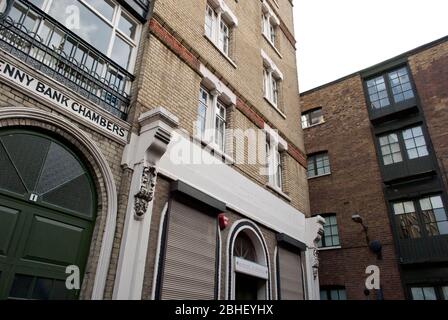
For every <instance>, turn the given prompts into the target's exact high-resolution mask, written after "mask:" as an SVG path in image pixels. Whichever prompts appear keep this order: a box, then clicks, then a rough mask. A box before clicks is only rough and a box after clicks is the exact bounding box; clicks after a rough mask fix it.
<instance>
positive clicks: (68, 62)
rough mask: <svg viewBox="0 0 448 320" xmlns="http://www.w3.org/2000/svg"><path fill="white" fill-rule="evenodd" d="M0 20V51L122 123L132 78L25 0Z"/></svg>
mask: <svg viewBox="0 0 448 320" xmlns="http://www.w3.org/2000/svg"><path fill="white" fill-rule="evenodd" d="M15 3H16V4H15V6H20V15H19V16H18V17H17V15H16V16H15V17H14V18H13V17H12V16H11V14H10V15H9V16H8V17H6V18H5V19H3V20H1V21H0V48H2V49H3V50H5V51H7V52H9V53H10V54H11V55H13V56H15V57H16V58H18V59H20V60H21V61H23V62H25V63H26V64H28V65H30V66H32V67H33V68H35V69H37V70H39V71H41V72H43V73H45V74H46V75H48V76H50V77H52V78H53V79H55V80H56V81H58V82H59V83H61V84H64V85H65V86H67V87H69V88H70V89H72V90H73V91H75V92H77V93H78V94H80V95H81V96H83V97H85V98H86V99H88V100H90V101H92V102H93V103H95V104H97V105H99V106H100V107H102V108H103V109H105V110H107V111H108V112H110V113H112V114H114V115H115V116H117V117H120V118H121V119H123V120H126V117H127V114H128V112H129V105H130V99H129V95H128V93H127V92H129V90H130V86H131V83H132V82H133V81H134V76H133V75H132V74H131V73H130V72H128V71H127V70H126V69H125V68H123V67H121V66H120V65H118V64H117V63H115V62H114V61H112V60H111V59H110V58H108V57H107V56H106V55H104V54H103V53H101V52H100V51H98V50H97V49H95V48H94V47H93V46H92V45H90V44H89V43H87V42H86V41H84V40H83V39H82V38H80V37H79V36H78V35H76V34H75V33H73V32H72V31H70V30H69V29H67V28H66V27H64V26H63V25H62V24H61V23H59V22H58V21H56V20H55V19H54V18H52V17H51V16H49V15H48V14H46V13H45V12H43V11H42V10H40V9H39V8H37V7H36V6H34V5H33V4H32V3H30V2H28V1H26V0H16V1H15Z"/></svg>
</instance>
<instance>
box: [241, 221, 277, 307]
mask: <svg viewBox="0 0 448 320" xmlns="http://www.w3.org/2000/svg"><path fill="white" fill-rule="evenodd" d="M255 243H256V244H257V245H258V248H257V247H256V246H255ZM233 264H234V273H235V275H234V279H235V284H234V286H235V287H234V298H235V300H266V299H267V289H268V279H269V271H268V267H267V262H266V256H265V254H264V249H263V244H262V243H260V241H259V239H258V238H257V236H256V235H255V233H253V232H252V231H251V230H250V229H245V230H243V231H241V232H239V233H238V235H237V237H236V239H235V242H234V245H233Z"/></svg>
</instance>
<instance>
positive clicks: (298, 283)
mask: <svg viewBox="0 0 448 320" xmlns="http://www.w3.org/2000/svg"><path fill="white" fill-rule="evenodd" d="M278 255H279V270H278V272H279V275H280V276H279V279H280V294H281V299H282V300H304V294H303V278H302V261H301V257H300V255H299V254H298V253H294V252H291V251H289V250H286V249H284V248H279V251H278Z"/></svg>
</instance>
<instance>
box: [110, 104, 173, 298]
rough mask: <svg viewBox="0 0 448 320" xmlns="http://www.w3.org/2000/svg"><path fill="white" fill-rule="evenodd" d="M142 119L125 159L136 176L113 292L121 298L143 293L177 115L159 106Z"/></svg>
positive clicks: (133, 296)
mask: <svg viewBox="0 0 448 320" xmlns="http://www.w3.org/2000/svg"><path fill="white" fill-rule="evenodd" d="M139 123H140V126H141V130H140V132H139V135H136V134H133V135H132V137H131V141H130V143H129V144H128V145H127V146H126V149H125V152H124V155H123V160H122V164H123V165H126V166H128V168H132V169H133V176H132V181H131V186H130V192H129V199H128V204H127V210H126V218H125V225H124V230H123V237H122V241H121V246H120V257H119V261H118V268H117V275H116V279H115V287H114V294H113V298H114V299H119V300H140V299H141V297H142V288H143V280H144V275H145V264H146V256H147V251H148V245H149V233H150V226H151V218H152V208H153V199H154V190H155V184H156V179H157V169H158V164H159V161H160V158H161V157H162V156H163V155H164V154H165V152H166V150H167V148H168V145H169V143H170V141H171V135H172V132H173V130H174V129H175V128H176V127H177V125H178V119H177V117H175V116H174V115H172V114H171V113H170V112H168V111H167V110H166V109H164V108H161V107H159V108H155V109H153V110H151V111H149V112H147V113H145V114H143V115H142V116H141V117H140V118H139Z"/></svg>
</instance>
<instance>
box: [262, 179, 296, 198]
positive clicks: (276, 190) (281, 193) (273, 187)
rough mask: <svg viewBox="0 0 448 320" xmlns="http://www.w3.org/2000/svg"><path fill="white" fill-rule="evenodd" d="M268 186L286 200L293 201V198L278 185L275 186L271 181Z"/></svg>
mask: <svg viewBox="0 0 448 320" xmlns="http://www.w3.org/2000/svg"><path fill="white" fill-rule="evenodd" d="M266 187H268V188H269V189H271V190H272V191H274V192H275V193H277V194H278V195H280V196H281V197H282V198H284V199H285V200H286V201H288V202H291V198H290V197H289V196H288V195H287V194H286V193H284V192H283V191H282V190H280V189H279V188H277V187H276V186H273V185H272V184H271V183H267V184H266Z"/></svg>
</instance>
